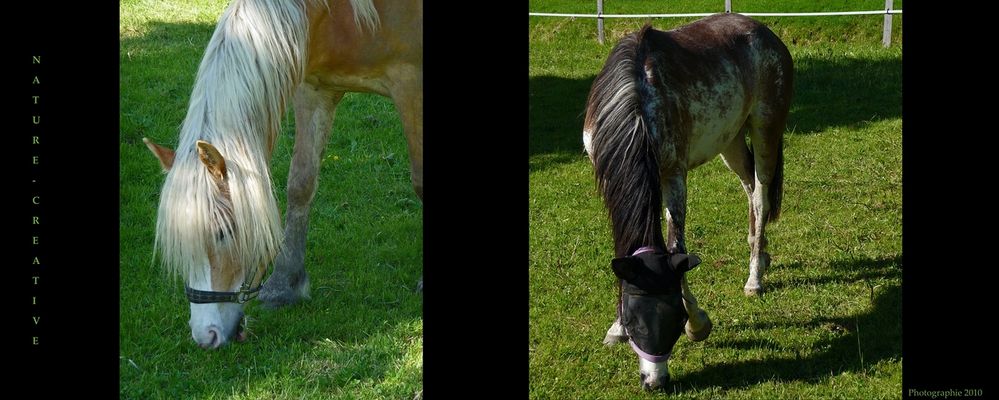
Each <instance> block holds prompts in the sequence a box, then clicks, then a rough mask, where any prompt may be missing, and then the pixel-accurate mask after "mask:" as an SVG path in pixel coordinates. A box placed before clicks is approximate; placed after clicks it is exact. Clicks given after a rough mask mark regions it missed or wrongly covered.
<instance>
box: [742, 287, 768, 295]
mask: <svg viewBox="0 0 999 400" xmlns="http://www.w3.org/2000/svg"><path fill="white" fill-rule="evenodd" d="M742 292H743V293H745V294H746V296H747V297H758V296H762V295H763V286H755V287H749V286H746V287H744V288H742Z"/></svg>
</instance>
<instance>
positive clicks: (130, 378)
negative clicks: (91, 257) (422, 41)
mask: <svg viewBox="0 0 999 400" xmlns="http://www.w3.org/2000/svg"><path fill="white" fill-rule="evenodd" d="M226 4H227V2H226V1H222V0H210V1H209V0H188V1H171V2H166V1H152V0H145V1H122V2H121V6H120V14H121V30H120V39H121V54H120V65H121V131H120V132H119V137H120V151H121V160H120V162H121V164H120V165H121V178H120V179H121V204H120V207H121V218H120V230H121V243H120V246H121V250H120V251H121V260H120V272H121V289H120V296H121V328H120V358H121V361H120V368H119V372H120V397H121V398H129V399H185V398H197V399H274V398H296V399H297V398H377V399H382V398H399V399H412V398H413V397H414V396H415V395H417V394H419V393H422V387H423V384H422V377H423V367H422V365H423V338H422V334H423V319H422V297H421V295H420V294H419V293H417V292H416V291H415V290H414V289H415V284H416V282H417V280H418V279H419V278H420V276H421V274H422V250H421V249H422V246H423V233H422V232H423V225H422V219H423V216H422V206H421V205H420V202H419V199H418V198H417V197H416V195H415V194H414V192H413V190H412V187H411V186H410V180H409V168H408V165H409V162H408V156H407V154H406V143H405V139H404V137H403V135H402V127H401V123H400V120H399V116H398V114H397V113H396V110H395V108H394V107H393V105H392V103H391V101H390V100H389V99H386V98H382V97H378V96H374V95H360V94H354V95H348V96H347V97H346V99H345V100H344V101H343V102H342V103H341V104H340V107H339V109H338V114H337V120H336V123H335V124H334V133H333V135H332V138H331V140H330V144H329V145H328V147H327V150H326V154H325V156H324V160H323V167H322V171H321V173H322V175H323V176H322V178H321V183H320V189H319V193H318V194H317V196H316V199H315V203H314V205H313V209H312V223H311V224H310V233H309V238H308V251H307V256H306V257H307V259H306V265H307V269H308V270H309V273H310V278H311V281H312V300H311V301H308V302H306V303H303V304H300V305H297V306H294V307H292V308H287V309H280V310H273V311H272V310H265V309H263V308H262V307H259V306H258V305H257V304H253V303H251V304H250V305H249V306H248V308H247V310H246V311H247V315H249V316H251V317H252V320H251V321H250V322H251V323H250V325H249V329H250V332H251V334H250V339H249V340H248V341H247V342H246V343H241V344H233V345H229V346H226V347H224V348H222V349H220V350H218V351H205V350H202V349H200V348H198V347H197V346H196V345H195V343H194V341H193V340H192V339H191V334H190V329H189V327H188V325H187V320H188V318H189V316H190V315H189V314H190V310H189V307H188V303H187V300H186V299H185V297H184V294H183V293H184V292H183V284H182V282H180V281H178V280H175V279H170V278H167V277H166V276H165V275H164V274H163V273H162V272H161V270H160V269H159V268H158V266H156V265H154V264H153V263H152V262H151V260H152V244H153V235H154V226H155V221H156V208H157V205H158V198H159V189H160V186H161V185H162V183H163V175H162V174H161V172H160V170H159V166H158V164H157V162H156V159H155V158H154V157H153V156H152V155H151V154H150V153H149V152H148V151H147V150H146V148H145V147H144V146H143V144H142V141H141V139H142V137H149V138H151V139H153V140H154V141H156V142H158V143H160V144H164V145H166V146H170V147H172V146H175V145H176V143H177V139H178V134H179V127H180V124H181V122H182V121H183V118H184V115H185V112H186V108H187V102H188V97H189V96H190V92H191V89H192V87H193V82H194V75H195V72H196V71H197V66H198V63H199V62H200V60H201V56H202V53H203V51H204V48H205V45H206V44H207V42H208V39H209V38H210V36H211V33H212V31H213V30H214V27H215V21H216V19H217V18H218V16H219V15H220V14H221V12H222V10H223V8H224V7H225V5H226ZM283 126H284V129H283V131H282V133H281V135H280V138H279V141H278V146H277V149H276V151H275V153H274V156H273V161H272V167H273V171H274V173H273V176H274V177H275V180H276V181H275V182H274V188H275V191H276V193H277V196H278V198H279V201H280V202H281V205H280V207H281V209H282V210H283V209H284V204H283V202H284V199H285V195H284V190H285V181H286V177H287V174H288V164H289V160H290V156H291V146H292V144H293V141H294V120H293V119H292V118H290V114H289V118H287V119H286V121H285V123H284V124H283Z"/></svg>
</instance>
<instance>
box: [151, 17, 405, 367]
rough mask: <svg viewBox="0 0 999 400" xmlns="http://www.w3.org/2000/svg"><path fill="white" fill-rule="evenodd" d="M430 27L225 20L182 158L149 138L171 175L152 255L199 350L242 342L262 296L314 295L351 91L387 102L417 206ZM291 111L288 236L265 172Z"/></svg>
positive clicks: (183, 134) (345, 20) (270, 299)
mask: <svg viewBox="0 0 999 400" xmlns="http://www.w3.org/2000/svg"><path fill="white" fill-rule="evenodd" d="M422 24H423V3H422V1H420V0H349V1H333V0H329V1H325V0H234V1H233V2H232V3H231V4H230V5H229V7H228V8H227V9H226V10H225V12H224V13H223V14H222V17H221V18H220V19H219V23H218V26H217V27H216V28H215V33H214V34H213V35H212V38H211V41H210V42H209V43H208V47H207V48H206V49H205V55H204V58H203V59H202V61H201V66H200V67H199V69H198V75H197V78H196V80H195V84H194V90H193V92H192V94H191V100H190V106H189V107H188V110H187V117H186V118H185V119H184V123H183V125H182V127H181V131H180V141H179V143H178V145H177V150H176V152H174V151H172V150H170V149H168V148H165V147H162V146H159V145H157V144H154V143H152V142H151V141H149V140H148V139H144V141H145V143H146V145H147V147H149V149H150V150H151V151H152V152H153V154H154V155H156V157H157V158H158V159H159V161H160V165H161V166H162V167H163V169H164V170H166V171H167V175H166V180H165V182H164V184H163V189H162V193H161V196H160V205H159V213H158V217H157V222H156V247H157V253H158V254H159V255H160V257H161V260H162V262H163V264H164V266H165V267H166V268H167V269H168V270H169V271H172V272H174V273H176V274H178V275H180V276H181V277H182V278H183V279H184V280H185V283H186V286H187V287H186V293H187V297H188V300H189V301H190V303H191V320H190V325H191V335H192V336H193V337H194V340H195V341H196V342H197V343H198V344H199V345H200V346H202V347H204V348H217V347H219V346H222V345H223V344H225V343H226V342H227V341H230V340H231V339H233V338H236V339H239V340H241V339H243V338H245V335H244V334H243V331H242V325H241V321H242V317H243V306H242V304H243V303H244V302H246V301H248V300H250V299H251V298H253V297H254V296H256V295H257V294H258V293H259V298H260V299H261V300H262V301H263V302H264V303H265V304H267V305H271V306H281V305H287V304H292V303H294V302H296V301H298V300H300V299H302V298H305V297H307V296H308V291H309V278H308V275H307V274H306V272H305V237H306V231H307V227H308V220H309V209H310V207H311V203H312V199H313V197H314V196H315V193H316V187H317V184H318V182H317V180H318V179H317V177H318V172H319V166H320V160H321V156H322V152H323V148H324V147H325V145H326V141H327V139H328V137H329V133H330V130H331V127H332V124H333V117H334V114H335V111H336V106H337V103H339V102H340V100H341V99H342V98H343V96H344V93H346V92H371V93H377V94H381V95H383V96H387V97H390V98H392V100H393V102H394V103H395V105H396V108H397V109H398V111H399V113H400V115H401V117H402V123H403V128H404V131H405V136H406V140H407V142H408V148H409V159H410V167H411V177H412V182H413V187H414V188H415V190H416V193H417V195H418V196H419V197H420V199H421V200H422V198H423V25H422ZM288 101H291V102H292V103H293V104H294V108H295V120H296V122H297V123H296V124H295V130H296V132H295V146H294V155H293V156H292V160H291V169H290V172H289V174H288V209H287V214H286V220H285V226H284V232H283V240H282V229H281V221H280V216H279V213H278V207H277V202H276V201H275V198H274V191H273V188H272V187H271V172H270V165H269V163H270V158H271V153H272V151H273V150H274V143H275V140H276V139H277V135H278V133H279V130H280V124H281V119H282V118H283V116H284V112H285V107H286V103H288ZM275 260H276V261H275ZM272 261H275V268H274V272H273V273H272V274H271V277H270V279H269V280H267V281H266V283H264V280H263V277H264V273H265V271H266V269H267V265H268V264H270V263H271V262H272Z"/></svg>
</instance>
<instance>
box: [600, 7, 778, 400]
mask: <svg viewBox="0 0 999 400" xmlns="http://www.w3.org/2000/svg"><path fill="white" fill-rule="evenodd" d="M793 73H794V66H793V64H792V61H791V55H790V53H788V51H787V47H785V46H784V44H783V43H781V41H780V39H778V38H777V36H776V35H774V33H773V32H771V31H770V30H769V29H767V28H766V27H765V26H763V25H761V24H760V23H758V22H756V21H754V20H752V19H750V18H747V17H745V16H741V15H737V14H722V15H714V16H711V17H708V18H705V19H702V20H700V21H697V22H694V23H692V24H690V25H686V26H682V27H680V28H677V29H674V30H671V31H667V32H662V31H657V30H655V29H652V28H651V27H649V26H646V27H645V28H643V29H642V30H641V31H639V32H637V33H635V34H631V35H629V36H627V37H625V38H623V39H621V41H620V42H618V44H617V45H616V46H615V47H614V49H613V50H612V51H611V54H610V57H608V59H607V62H606V63H605V64H604V67H603V70H602V71H600V74H599V75H597V77H596V79H595V80H594V82H593V87H592V89H591V90H590V96H589V99H588V100H587V106H586V119H585V122H584V127H583V143H584V145H585V147H586V151H587V153H588V154H589V156H590V161H592V163H593V167H594V170H595V172H596V180H597V185H598V187H599V189H600V192H601V194H602V195H603V198H604V203H605V205H606V206H607V208H608V210H609V213H610V220H611V226H612V230H613V235H614V252H615V257H617V258H615V259H614V260H612V261H611V267H612V269H613V270H614V274H615V275H616V276H617V277H618V279H619V282H620V286H619V288H620V293H619V297H618V308H617V320H615V322H614V324H613V325H612V326H611V328H610V329H609V330H608V331H607V336H606V337H605V339H604V343H607V344H613V343H619V342H624V341H628V342H629V343H630V344H631V347H632V349H634V350H635V352H636V353H637V354H638V355H639V366H640V368H639V369H640V373H641V380H642V385H643V387H645V388H646V389H655V388H662V387H664V385H665V384H666V383H667V382H668V381H669V371H668V370H667V361H668V360H669V356H670V354H671V352H672V349H673V345H674V344H675V343H676V340H677V339H678V338H679V336H680V333H681V332H683V331H686V333H687V336H688V337H689V338H690V339H692V340H703V339H705V338H707V336H708V334H710V332H711V320H710V319H708V316H707V314H706V313H705V312H704V311H703V310H701V309H700V308H698V305H697V300H696V299H695V298H694V296H693V294H692V293H691V292H690V288H689V286H688V285H687V280H686V275H685V272H686V271H688V270H690V269H691V268H693V267H694V266H696V265H697V264H698V263H699V262H700V260H698V259H697V257H696V256H693V255H687V254H686V253H687V246H686V244H685V242H684V222H685V218H686V214H687V212H686V211H687V210H686V207H687V206H686V204H687V171H689V170H690V169H692V168H695V167H697V166H699V165H701V164H704V163H705V162H707V161H709V160H711V159H712V158H714V156H715V155H717V154H721V155H722V158H723V160H724V161H725V165H727V166H728V167H729V169H731V170H732V171H733V172H735V173H736V175H738V176H739V179H740V180H742V186H743V188H744V189H745V190H746V195H747V196H749V237H748V241H749V247H750V250H751V255H750V261H749V279H748V281H747V282H746V286H745V292H746V294H747V295H754V294H758V293H761V291H762V290H763V285H762V283H761V278H762V274H763V271H765V270H766V268H767V266H768V264H769V262H770V256H769V255H768V254H767V253H766V246H767V239H766V236H765V235H764V229H765V228H766V225H767V222H769V221H775V220H776V219H777V217H778V215H779V213H780V203H781V194H782V190H783V188H782V186H783V169H784V165H783V164H784V155H783V135H784V122H785V119H786V118H787V114H788V109H789V108H790V104H791V85H792V77H793ZM746 132H748V136H749V138H750V141H751V146H747V143H746V136H747V133H746ZM664 197H665V202H666V222H667V229H668V232H667V238H666V239H664V238H663V234H662V222H661V218H662V207H663V198H664Z"/></svg>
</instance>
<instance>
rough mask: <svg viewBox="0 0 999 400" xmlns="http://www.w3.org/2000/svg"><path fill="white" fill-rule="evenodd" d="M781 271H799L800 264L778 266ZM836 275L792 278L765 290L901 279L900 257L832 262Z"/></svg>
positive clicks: (773, 284)
mask: <svg viewBox="0 0 999 400" xmlns="http://www.w3.org/2000/svg"><path fill="white" fill-rule="evenodd" d="M777 267H778V268H781V269H801V268H802V264H801V263H797V262H795V263H791V264H786V265H778V266H777ZM830 267H832V268H833V269H834V270H836V271H837V273H836V274H829V275H824V276H821V277H801V276H794V277H791V278H790V279H782V280H777V281H772V282H767V290H770V291H780V290H783V289H786V288H789V287H795V286H817V285H825V284H830V283H832V284H840V283H851V282H859V281H867V280H875V279H880V278H896V277H897V278H901V277H902V255H901V254H898V255H895V256H894V257H891V258H881V259H877V260H872V259H869V258H865V259H859V260H849V261H842V260H838V261H833V262H832V263H831V264H830Z"/></svg>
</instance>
